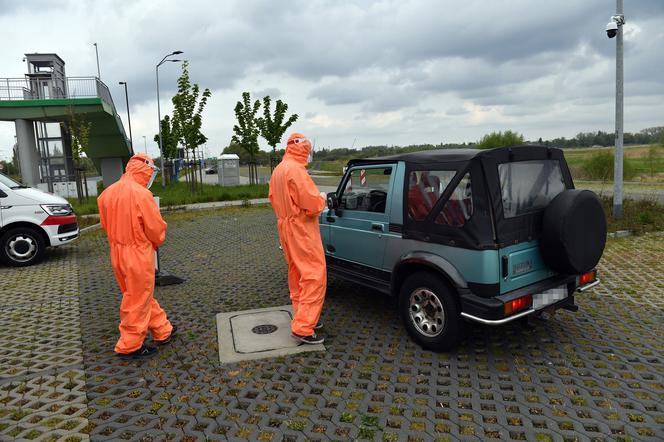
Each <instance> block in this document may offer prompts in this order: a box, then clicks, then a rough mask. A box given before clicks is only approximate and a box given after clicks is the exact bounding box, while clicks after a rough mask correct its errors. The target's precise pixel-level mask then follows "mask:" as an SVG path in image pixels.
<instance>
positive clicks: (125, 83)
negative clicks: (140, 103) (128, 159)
mask: <svg viewBox="0 0 664 442" xmlns="http://www.w3.org/2000/svg"><path fill="white" fill-rule="evenodd" d="M118 84H120V85H121V86H122V85H124V91H125V100H126V102H127V121H129V145H130V146H131V153H132V154H133V153H134V137H132V135H131V113H130V112H129V94H128V93H127V82H126V81H120V82H119V83H118Z"/></svg>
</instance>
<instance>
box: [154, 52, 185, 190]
mask: <svg viewBox="0 0 664 442" xmlns="http://www.w3.org/2000/svg"><path fill="white" fill-rule="evenodd" d="M181 53H182V51H173V52H171V53H170V54H168V55H165V56H164V58H162V59H161V61H160V62H159V63H158V64H157V66H156V67H155V69H154V70H155V73H156V75H157V120H158V122H159V125H158V127H159V155H160V160H161V187H162V188H164V189H165V188H166V171H165V170H164V143H163V141H162V137H161V107H160V105H159V66H161V65H162V64H164V62H166V61H171V62H174V63H179V62H180V61H182V60H173V59H171V60H166V59H167V58H168V57H170V56H171V55H178V54H181Z"/></svg>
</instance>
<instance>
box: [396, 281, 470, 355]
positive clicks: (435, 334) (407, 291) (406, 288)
mask: <svg viewBox="0 0 664 442" xmlns="http://www.w3.org/2000/svg"><path fill="white" fill-rule="evenodd" d="M399 311H400V314H401V319H402V320H403V322H404V325H405V326H406V330H407V331H408V334H409V335H410V336H411V337H412V338H413V339H414V340H415V342H417V343H418V344H420V345H421V346H422V347H423V348H426V349H428V350H433V351H446V350H451V349H453V348H454V347H456V346H457V344H458V343H459V340H460V338H461V325H462V324H461V323H462V321H461V316H460V314H459V308H458V307H457V304H456V301H455V299H454V293H453V290H452V289H451V288H450V287H449V286H448V285H447V284H446V283H445V282H444V281H443V280H442V279H441V278H440V277H438V276H436V275H434V274H432V273H429V272H418V273H414V274H412V275H410V276H409V277H408V278H407V279H406V280H405V281H404V283H403V285H402V286H401V291H400V294H399Z"/></svg>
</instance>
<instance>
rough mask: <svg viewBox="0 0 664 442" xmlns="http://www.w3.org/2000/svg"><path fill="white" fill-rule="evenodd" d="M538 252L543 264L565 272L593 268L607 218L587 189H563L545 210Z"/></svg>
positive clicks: (602, 248)
mask: <svg viewBox="0 0 664 442" xmlns="http://www.w3.org/2000/svg"><path fill="white" fill-rule="evenodd" d="M543 223H544V224H543V226H542V239H541V241H540V251H541V253H542V258H543V259H544V262H545V263H546V265H548V266H549V267H550V268H552V269H553V270H555V271H557V272H560V273H566V274H581V273H585V272H588V271H590V270H592V269H593V268H594V267H595V266H596V265H597V263H598V262H599V259H600V258H601V257H602V252H604V245H605V244H606V218H605V217H604V210H603V209H602V204H601V203H600V200H599V198H598V197H597V195H595V193H593V192H591V191H589V190H565V191H563V192H561V193H560V194H558V195H557V196H556V197H555V198H554V199H553V200H552V201H551V202H550V203H549V205H548V207H547V208H546V210H545V211H544V221H543Z"/></svg>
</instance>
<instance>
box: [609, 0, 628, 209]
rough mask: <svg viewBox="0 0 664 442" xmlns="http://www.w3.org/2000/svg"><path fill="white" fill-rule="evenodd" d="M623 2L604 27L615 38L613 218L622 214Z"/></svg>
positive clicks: (621, 1)
mask: <svg viewBox="0 0 664 442" xmlns="http://www.w3.org/2000/svg"><path fill="white" fill-rule="evenodd" d="M624 24H625V16H624V14H623V0H616V15H614V16H612V17H611V21H610V22H609V23H608V24H607V25H606V34H607V36H608V37H609V38H613V37H616V133H615V144H616V148H615V154H614V167H613V218H614V219H620V218H622V213H623V96H624V89H623V25H624Z"/></svg>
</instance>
